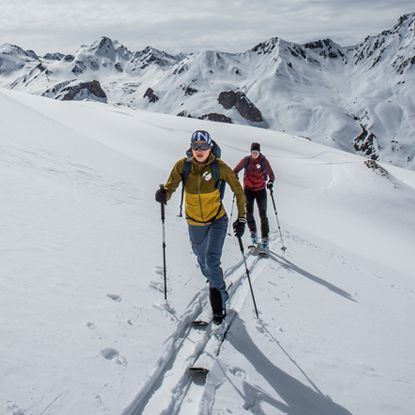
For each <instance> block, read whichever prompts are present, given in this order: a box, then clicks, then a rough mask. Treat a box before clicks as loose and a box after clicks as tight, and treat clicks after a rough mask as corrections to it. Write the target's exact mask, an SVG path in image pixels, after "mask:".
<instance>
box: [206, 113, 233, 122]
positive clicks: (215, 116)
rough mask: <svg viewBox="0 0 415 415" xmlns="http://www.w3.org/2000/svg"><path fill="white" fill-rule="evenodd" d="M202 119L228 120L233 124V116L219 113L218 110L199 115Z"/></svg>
mask: <svg viewBox="0 0 415 415" xmlns="http://www.w3.org/2000/svg"><path fill="white" fill-rule="evenodd" d="M198 118H199V119H200V120H209V121H216V122H226V123H228V124H232V118H229V117H227V116H226V115H223V114H218V113H217V112H210V113H209V114H204V115H201V116H200V117H198Z"/></svg>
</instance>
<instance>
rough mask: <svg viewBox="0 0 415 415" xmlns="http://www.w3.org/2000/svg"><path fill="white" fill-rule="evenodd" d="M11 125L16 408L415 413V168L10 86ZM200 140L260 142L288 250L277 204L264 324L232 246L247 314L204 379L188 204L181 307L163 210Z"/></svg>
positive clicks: (260, 266)
mask: <svg viewBox="0 0 415 415" xmlns="http://www.w3.org/2000/svg"><path fill="white" fill-rule="evenodd" d="M0 114H1V121H2V122H1V126H2V128H1V137H0V177H1V195H2V196H1V204H0V218H1V221H0V229H1V232H0V258H1V271H0V338H1V342H0V356H1V357H0V371H1V372H0V413H2V414H3V413H4V414H15V415H17V414H19V415H22V414H25V415H29V414H59V415H65V414H68V415H69V414H71V415H73V414H88V415H93V414H121V413H123V414H125V415H127V414H128V415H129V414H139V413H151V414H156V413H157V414H158V413H165V414H197V413H205V414H208V413H211V414H249V413H254V414H285V413H288V414H293V415H304V414H319V415H322V414H327V415H328V414H330V415H333V414H349V413H353V414H391V413H393V414H408V415H409V414H412V411H413V408H414V405H415V398H414V396H415V376H414V370H415V356H414V354H413V350H414V347H415V334H414V332H413V327H414V323H415V317H414V315H415V302H414V299H415V281H414V277H413V246H414V243H415V236H414V235H415V213H414V208H413V207H414V202H415V190H414V189H415V174H414V173H413V172H410V171H405V170H402V169H399V168H393V167H390V166H388V167H387V169H388V171H389V174H387V175H380V174H378V173H377V172H376V171H375V170H372V169H369V168H367V167H366V166H365V164H364V159H362V158H360V157H358V156H355V155H351V154H348V153H343V152H341V151H338V150H335V149H330V148H327V147H324V146H322V145H318V144H315V143H310V142H307V141H304V140H302V139H298V140H297V139H292V138H291V137H288V136H286V135H284V134H282V133H276V132H272V131H267V130H260V129H254V128H251V127H243V126H235V125H226V124H220V123H208V122H205V121H200V120H192V119H183V118H178V117H173V116H166V115H161V114H153V113H147V112H141V111H132V110H129V109H115V108H113V107H110V106H106V105H103V104H99V103H91V102H61V101H54V100H48V99H46V98H41V97H37V96H31V95H25V94H21V93H16V92H13V91H9V90H4V89H1V90H0ZM196 128H206V129H208V130H209V131H211V133H212V134H213V136H214V137H215V138H216V139H217V141H218V142H219V143H220V145H221V147H222V150H223V158H224V159H225V161H226V162H228V163H229V164H230V165H232V166H233V165H234V164H235V163H236V162H237V161H238V160H239V159H240V158H241V157H242V156H243V155H245V153H246V150H247V149H248V148H249V143H250V142H251V141H253V140H255V141H259V142H261V144H262V146H263V150H264V152H265V154H266V155H267V157H268V158H269V159H270V161H271V163H272V165H273V167H274V168H275V170H276V173H277V177H278V181H277V186H276V191H275V192H276V201H277V208H278V215H279V219H280V223H281V228H282V230H283V238H284V243H285V245H286V246H287V248H288V250H287V252H286V253H285V254H282V252H281V251H280V247H281V242H280V237H279V234H278V233H277V226H276V220H275V216H274V212H273V209H272V207H271V206H270V208H269V216H270V221H271V226H272V229H273V233H272V239H273V240H272V243H271V249H272V253H271V255H270V258H269V259H261V260H258V258H255V257H252V256H249V257H248V258H247V262H248V266H249V267H250V271H251V277H252V282H253V286H254V291H255V295H256V300H257V303H258V308H259V310H260V319H259V320H256V319H255V315H254V312H253V306H252V300H251V298H250V293H249V289H248V284H247V281H246V279H245V273H244V266H243V263H242V261H241V253H240V251H239V248H238V246H237V244H236V241H235V238H234V237H228V239H227V241H226V244H225V248H224V255H223V267H224V270H225V273H226V276H227V280H228V281H232V282H233V285H232V287H231V293H232V297H231V300H230V307H231V308H233V309H235V310H236V311H238V312H239V313H238V316H237V317H236V320H235V321H234V323H233V325H232V327H231V330H230V333H229V335H228V338H227V340H226V341H225V343H224V345H223V348H222V352H221V354H220V356H219V358H218V359H217V361H216V363H215V365H214V367H213V370H212V371H211V373H210V374H209V376H208V378H207V381H206V385H203V384H201V383H192V382H190V379H189V378H188V377H187V375H186V368H187V367H188V366H189V365H191V363H192V361H193V360H194V359H195V357H196V356H197V353H200V350H198V347H199V346H200V347H202V346H203V344H204V343H206V341H207V337H206V335H204V334H203V333H196V332H194V331H190V332H188V326H189V322H190V321H191V320H192V319H193V318H194V317H196V316H197V315H198V314H199V312H200V311H201V310H202V308H204V307H205V308H206V307H207V306H206V304H207V292H206V285H205V283H204V279H203V278H202V277H201V276H200V273H199V271H198V269H197V267H196V264H195V259H194V256H193V255H192V253H191V249H190V245H189V242H188V237H187V227H186V225H185V223H184V220H183V219H180V218H178V217H177V216H176V214H177V210H178V201H179V192H177V193H176V195H175V196H174V198H173V200H172V201H171V202H170V203H169V205H168V206H167V220H166V235H167V267H168V303H165V302H164V301H163V294H162V287H163V278H162V272H161V267H162V251H161V231H162V228H161V221H160V207H159V206H158V205H157V204H156V203H155V202H154V191H155V189H156V188H157V186H158V184H159V183H162V182H163V181H164V180H165V179H166V177H167V175H168V173H169V170H170V168H171V166H172V164H173V162H174V161H175V160H176V159H178V158H179V157H181V156H182V155H183V152H184V150H185V149H186V146H187V143H188V139H189V136H190V134H191V132H192V131H193V130H195V129H196ZM227 192H228V193H227V196H226V199H225V205H226V207H227V209H228V212H230V207H231V203H230V200H231V198H230V197H231V195H230V192H229V189H228V191H227ZM245 242H247V237H245ZM192 342H193V343H192Z"/></svg>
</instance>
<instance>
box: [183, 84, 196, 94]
mask: <svg viewBox="0 0 415 415" xmlns="http://www.w3.org/2000/svg"><path fill="white" fill-rule="evenodd" d="M197 92H199V91H198V90H197V89H196V88H192V87H191V86H190V85H187V86H186V87H185V88H184V94H185V95H193V94H196V93H197Z"/></svg>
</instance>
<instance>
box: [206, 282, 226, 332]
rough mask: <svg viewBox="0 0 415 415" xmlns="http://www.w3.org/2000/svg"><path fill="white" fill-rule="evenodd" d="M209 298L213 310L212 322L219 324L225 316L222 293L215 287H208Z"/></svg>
mask: <svg viewBox="0 0 415 415" xmlns="http://www.w3.org/2000/svg"><path fill="white" fill-rule="evenodd" d="M209 298H210V304H211V306H212V312H213V319H212V321H213V324H216V325H220V324H222V321H223V319H224V318H225V316H226V310H225V308H224V307H223V304H222V294H221V293H220V291H219V290H218V289H217V288H210V289H209Z"/></svg>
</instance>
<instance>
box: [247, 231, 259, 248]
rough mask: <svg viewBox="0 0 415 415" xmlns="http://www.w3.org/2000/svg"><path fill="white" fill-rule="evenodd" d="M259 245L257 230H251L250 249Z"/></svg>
mask: <svg viewBox="0 0 415 415" xmlns="http://www.w3.org/2000/svg"><path fill="white" fill-rule="evenodd" d="M257 246H258V237H257V235H256V233H255V232H251V244H250V245H249V246H248V249H255V248H256V247H257Z"/></svg>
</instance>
